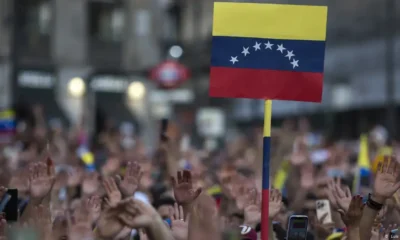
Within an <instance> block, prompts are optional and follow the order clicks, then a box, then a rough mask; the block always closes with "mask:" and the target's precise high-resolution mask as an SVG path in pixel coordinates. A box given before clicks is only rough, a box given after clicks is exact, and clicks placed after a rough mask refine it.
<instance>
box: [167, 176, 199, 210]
mask: <svg viewBox="0 0 400 240" xmlns="http://www.w3.org/2000/svg"><path fill="white" fill-rule="evenodd" d="M177 180H178V181H176V180H175V178H174V177H171V181H172V187H173V189H174V195H175V199H176V201H177V202H178V203H179V204H188V203H192V202H193V201H194V200H195V199H196V198H197V197H198V196H199V195H200V193H201V189H194V188H193V183H192V175H191V173H190V171H187V170H185V171H183V173H182V172H180V171H179V172H178V174H177Z"/></svg>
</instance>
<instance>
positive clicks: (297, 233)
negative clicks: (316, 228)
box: [286, 215, 308, 240]
mask: <svg viewBox="0 0 400 240" xmlns="http://www.w3.org/2000/svg"><path fill="white" fill-rule="evenodd" d="M307 228H308V217H307V216H305V215H292V216H290V218H289V224H288V230H287V234H286V239H287V240H306V239H307Z"/></svg>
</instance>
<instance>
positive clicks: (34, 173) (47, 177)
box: [29, 162, 55, 198]
mask: <svg viewBox="0 0 400 240" xmlns="http://www.w3.org/2000/svg"><path fill="white" fill-rule="evenodd" d="M29 178H30V188H29V190H30V194H31V196H32V197H34V198H43V197H45V196H46V195H47V194H48V193H49V192H50V190H51V188H52V186H53V183H54V180H55V174H54V169H52V168H51V169H48V166H47V165H46V164H45V163H43V162H38V163H35V164H34V165H33V166H32V167H31V169H30V173H29Z"/></svg>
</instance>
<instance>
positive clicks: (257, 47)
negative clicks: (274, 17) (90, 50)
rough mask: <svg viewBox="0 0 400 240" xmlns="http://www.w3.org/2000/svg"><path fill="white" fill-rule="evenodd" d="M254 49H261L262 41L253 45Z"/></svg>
mask: <svg viewBox="0 0 400 240" xmlns="http://www.w3.org/2000/svg"><path fill="white" fill-rule="evenodd" d="M253 48H254V50H256V51H257V50H261V43H258V42H256V44H255V45H254V46H253Z"/></svg>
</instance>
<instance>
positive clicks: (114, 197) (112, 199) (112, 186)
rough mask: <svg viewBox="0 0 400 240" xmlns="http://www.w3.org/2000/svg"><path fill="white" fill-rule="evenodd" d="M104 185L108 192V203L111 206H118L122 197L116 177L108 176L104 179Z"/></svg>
mask: <svg viewBox="0 0 400 240" xmlns="http://www.w3.org/2000/svg"><path fill="white" fill-rule="evenodd" d="M103 186H104V189H105V190H106V194H107V203H108V205H109V206H111V207H114V206H116V205H117V204H118V203H119V202H120V201H121V199H122V195H121V192H120V191H119V189H118V186H117V184H116V183H115V180H114V178H112V177H107V178H105V179H104V180H103Z"/></svg>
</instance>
